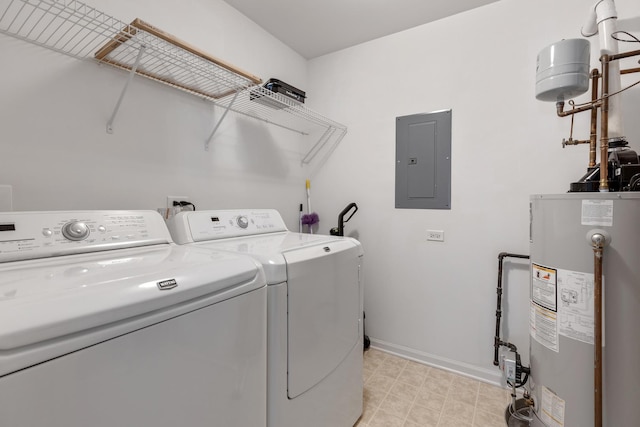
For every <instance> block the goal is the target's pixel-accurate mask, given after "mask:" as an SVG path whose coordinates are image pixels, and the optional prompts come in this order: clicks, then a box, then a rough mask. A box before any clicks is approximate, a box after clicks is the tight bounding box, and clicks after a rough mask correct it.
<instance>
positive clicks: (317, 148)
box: [302, 126, 336, 165]
mask: <svg viewBox="0 0 640 427" xmlns="http://www.w3.org/2000/svg"><path fill="white" fill-rule="evenodd" d="M335 131H336V128H335V127H333V126H330V127H328V128H327V130H326V131H325V132H324V133H323V134H322V136H321V137H320V139H318V141H317V142H316V143H315V144H314V146H313V147H311V150H309V152H308V153H307V154H306V155H305V156H304V158H303V159H302V163H303V164H305V165H307V164H309V163H310V162H311V160H313V158H314V157H315V156H316V155H317V154H318V153H319V152H320V150H321V149H322V147H324V145H325V144H326V143H327V141H329V138H331V136H332V135H333V133H334V132H335Z"/></svg>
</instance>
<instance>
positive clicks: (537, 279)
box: [531, 264, 558, 311]
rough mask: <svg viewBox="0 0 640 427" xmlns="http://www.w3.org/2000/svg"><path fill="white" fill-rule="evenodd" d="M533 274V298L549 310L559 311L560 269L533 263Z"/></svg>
mask: <svg viewBox="0 0 640 427" xmlns="http://www.w3.org/2000/svg"><path fill="white" fill-rule="evenodd" d="M531 276H532V277H531V300H532V301H533V302H535V303H536V304H538V305H541V306H543V307H546V308H548V309H549V310H553V311H557V309H558V306H557V304H558V303H557V301H558V281H557V279H558V271H557V270H556V269H555V268H549V267H543V266H541V265H538V264H531Z"/></svg>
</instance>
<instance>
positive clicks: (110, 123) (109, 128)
mask: <svg viewBox="0 0 640 427" xmlns="http://www.w3.org/2000/svg"><path fill="white" fill-rule="evenodd" d="M144 50H145V46H144V45H142V46H140V51H139V52H138V56H137V57H136V62H135V63H134V64H133V67H131V70H130V71H129V77H128V78H127V82H126V83H125V84H124V87H123V88H122V92H120V98H118V102H117V103H116V107H115V108H114V109H113V114H111V118H109V121H108V122H107V133H113V122H114V120H115V119H116V115H117V114H118V110H119V109H120V104H122V100H123V99H124V95H125V93H127V89H128V88H129V84H130V83H131V80H133V76H134V75H135V74H136V70H137V69H138V65H140V61H141V60H142V54H143V53H144Z"/></svg>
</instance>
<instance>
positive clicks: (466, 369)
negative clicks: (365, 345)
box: [371, 338, 504, 387]
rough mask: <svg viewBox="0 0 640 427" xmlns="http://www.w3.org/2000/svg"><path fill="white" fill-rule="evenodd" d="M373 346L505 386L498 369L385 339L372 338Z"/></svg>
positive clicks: (406, 357) (416, 360)
mask: <svg viewBox="0 0 640 427" xmlns="http://www.w3.org/2000/svg"><path fill="white" fill-rule="evenodd" d="M371 347H372V348H375V349H377V350H381V351H384V352H386V353H390V354H393V355H396V356H400V357H404V358H405V359H410V360H413V361H415V362H419V363H423V364H425V365H429V366H433V367H434V368H439V369H444V370H445V371H450V372H454V373H456V374H460V375H463V376H465V377H469V378H473V379H475V380H478V381H482V382H485V383H488V384H492V385H495V386H498V387H504V384H503V383H502V375H501V374H500V372H498V371H497V369H484V368H480V367H477V366H474V365H470V364H468V363H464V362H460V361H458V360H453V359H447V358H446V357H441V356H435V355H433V354H429V353H425V352H422V351H420V350H415V349H413V348H409V347H404V346H401V345H397V344H391V343H388V342H385V341H381V340H377V339H375V338H371Z"/></svg>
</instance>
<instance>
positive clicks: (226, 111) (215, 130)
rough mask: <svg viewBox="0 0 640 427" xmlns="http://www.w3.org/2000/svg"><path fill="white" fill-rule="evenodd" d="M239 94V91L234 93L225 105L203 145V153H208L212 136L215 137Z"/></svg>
mask: <svg viewBox="0 0 640 427" xmlns="http://www.w3.org/2000/svg"><path fill="white" fill-rule="evenodd" d="M239 94H240V91H239V90H238V91H236V93H235V94H234V95H233V99H232V100H231V102H230V103H229V105H227V107H226V108H225V109H224V113H222V116H221V117H220V119H219V120H218V123H216V125H215V127H214V128H213V130H212V131H211V135H209V139H207V142H205V144H204V149H205V151H209V143H210V142H211V140H212V139H213V135H215V133H216V132H217V131H218V128H219V127H220V124H221V123H222V121H223V120H224V118H225V117H226V116H227V113H228V112H229V110H230V109H231V107H232V106H233V104H234V103H235V102H236V99H238V95H239Z"/></svg>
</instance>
